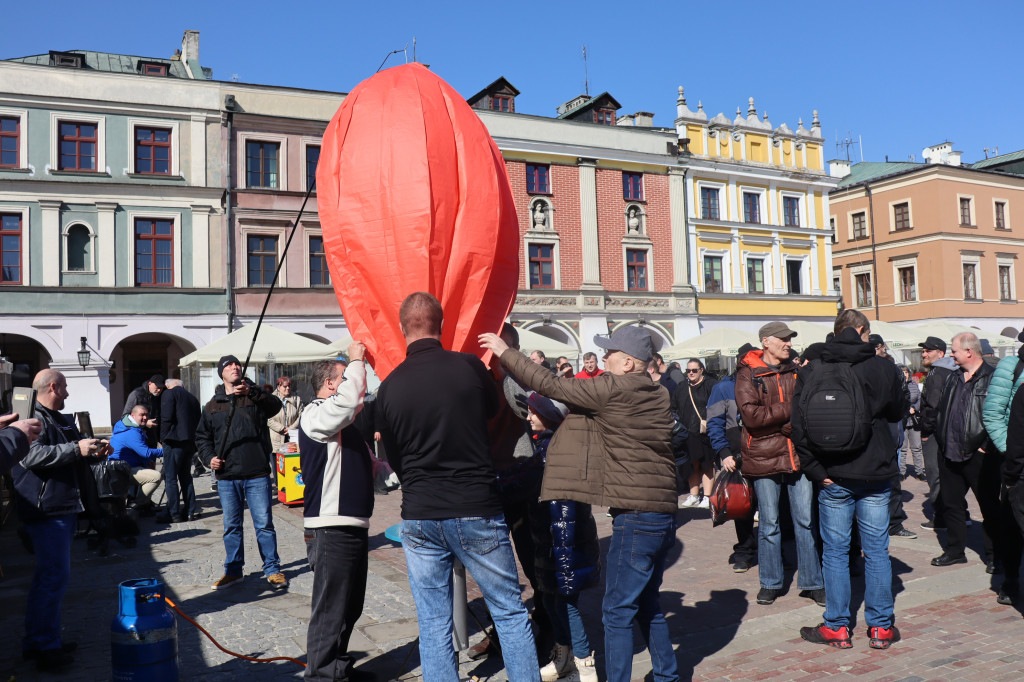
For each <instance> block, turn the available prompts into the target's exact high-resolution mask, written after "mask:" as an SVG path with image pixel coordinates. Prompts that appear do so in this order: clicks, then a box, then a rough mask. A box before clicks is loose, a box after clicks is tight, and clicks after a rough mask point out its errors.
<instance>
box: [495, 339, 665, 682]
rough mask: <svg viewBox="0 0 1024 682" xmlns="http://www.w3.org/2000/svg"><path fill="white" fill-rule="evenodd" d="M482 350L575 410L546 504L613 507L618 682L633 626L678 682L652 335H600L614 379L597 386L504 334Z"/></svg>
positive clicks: (610, 654) (551, 465)
mask: <svg viewBox="0 0 1024 682" xmlns="http://www.w3.org/2000/svg"><path fill="white" fill-rule="evenodd" d="M480 343H481V345H482V346H484V347H485V348H488V349H490V350H492V351H494V354H495V356H496V357H498V358H499V359H500V361H501V365H502V367H504V368H505V369H506V370H507V371H509V372H511V373H512V374H514V375H515V376H517V377H518V378H519V379H520V381H522V382H523V383H524V384H525V385H526V386H528V387H529V388H532V389H533V390H535V391H537V392H538V393H540V394H541V395H543V396H546V397H548V398H552V399H554V400H558V401H560V402H562V403H565V404H566V405H568V407H569V416H568V417H566V419H565V421H564V422H562V425H561V427H559V429H558V431H556V432H555V435H554V436H553V437H552V439H551V444H550V445H549V446H548V452H547V464H546V466H545V469H544V482H543V484H542V486H541V495H540V499H541V500H542V501H543V500H559V499H562V500H566V499H567V500H574V501H576V502H585V503H588V504H592V505H598V506H608V507H610V509H609V511H610V513H611V515H612V517H613V521H612V538H611V544H610V545H609V548H608V555H607V557H606V558H605V575H606V581H607V582H606V587H605V594H604V605H603V621H604V629H605V654H604V655H605V664H606V667H607V671H606V672H607V676H608V680H609V682H620V681H622V682H624V681H626V680H629V679H630V671H631V668H632V661H633V621H634V619H635V620H636V621H637V622H638V624H639V626H640V629H641V633H642V634H643V637H644V641H646V642H647V645H648V648H649V649H650V652H651V661H652V665H653V667H654V677H655V679H657V680H663V681H666V682H668V681H671V680H678V679H679V674H678V671H677V668H676V657H675V653H674V652H673V650H672V642H671V640H670V638H669V630H668V624H667V623H666V621H665V615H664V613H663V612H662V609H661V605H660V604H659V601H658V590H659V588H660V586H661V580H662V575H663V573H664V570H665V556H666V554H667V553H668V550H669V549H670V548H671V547H672V545H673V544H674V543H675V529H676V525H675V512H676V474H675V460H674V458H673V455H672V448H671V445H670V441H671V437H672V425H673V420H672V412H671V409H670V407H669V395H668V392H667V391H664V390H662V388H661V386H660V385H659V384H656V383H654V382H653V381H651V378H650V375H648V374H647V365H648V363H650V362H651V359H652V357H653V354H654V346H653V344H652V342H651V337H650V334H648V333H647V332H646V331H644V330H643V329H640V328H638V327H623V328H621V329H618V330H616V332H615V333H614V334H612V335H611V337H604V336H595V337H594V343H595V344H597V345H598V346H599V347H601V348H604V349H605V350H606V351H607V352H606V353H605V355H604V366H605V372H604V374H602V375H601V376H598V377H594V378H592V379H567V378H557V377H555V376H552V374H551V373H550V372H548V371H547V370H545V369H544V368H543V367H540V366H538V365H536V364H534V363H532V362H530V360H529V358H527V357H526V356H525V355H522V354H521V353H518V352H516V351H514V350H511V349H509V347H508V345H507V344H505V342H504V341H502V340H501V339H500V338H499V337H498V336H497V335H495V334H482V335H481V336H480Z"/></svg>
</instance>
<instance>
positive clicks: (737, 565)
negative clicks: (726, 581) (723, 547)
mask: <svg viewBox="0 0 1024 682" xmlns="http://www.w3.org/2000/svg"><path fill="white" fill-rule="evenodd" d="M753 565H754V564H753V562H751V561H749V560H747V559H737V560H736V561H734V562H733V564H732V572H733V573H746V572H747V571H749V570H750V568H751V566H753Z"/></svg>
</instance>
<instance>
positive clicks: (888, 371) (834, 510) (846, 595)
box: [793, 310, 910, 649]
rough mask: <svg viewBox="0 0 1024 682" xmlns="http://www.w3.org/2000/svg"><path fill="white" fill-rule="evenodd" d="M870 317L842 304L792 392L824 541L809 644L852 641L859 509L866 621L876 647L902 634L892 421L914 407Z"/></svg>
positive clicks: (796, 433)
mask: <svg viewBox="0 0 1024 682" xmlns="http://www.w3.org/2000/svg"><path fill="white" fill-rule="evenodd" d="M870 330H871V329H870V325H869V322H868V319H867V318H866V317H865V316H864V314H863V313H861V312H860V311H858V310H844V311H843V312H842V313H840V314H839V316H838V317H837V318H836V321H835V328H834V332H835V338H834V339H833V340H832V341H830V342H828V343H826V344H825V345H824V347H823V348H822V350H821V358H820V359H817V360H813V361H812V362H810V363H809V364H808V365H806V366H805V367H802V368H801V369H800V375H799V377H798V380H797V386H796V392H795V394H794V396H793V400H794V403H795V405H796V407H795V408H794V409H793V441H794V443H796V446H797V449H798V451H799V453H800V460H801V462H802V464H803V469H804V472H805V473H806V474H807V476H808V477H809V478H810V479H811V480H813V481H814V482H815V483H817V484H819V485H820V486H822V487H821V490H820V492H819V493H818V511H819V521H818V522H819V526H820V529H821V539H822V543H823V546H824V552H823V557H822V569H823V570H822V572H823V574H824V578H825V602H826V605H825V614H824V620H823V622H822V623H821V624H819V625H818V626H816V627H804V628H800V636H801V637H803V638H804V639H805V640H807V641H808V642H813V643H815V644H827V645H829V646H834V647H837V648H840V649H848V648H850V647H851V646H853V645H852V643H851V641H850V639H851V637H850V622H851V620H850V555H849V549H850V538H851V536H852V533H853V519H854V514H856V518H857V525H858V527H859V529H860V540H861V547H862V549H863V551H864V572H865V578H864V585H865V589H864V604H865V610H864V620H865V621H866V623H867V626H868V632H867V634H868V638H869V645H870V646H871V647H872V648H874V649H887V648H889V646H890V645H891V644H892V643H893V642H897V641H899V639H900V633H899V630H897V629H896V626H895V625H894V624H893V622H894V620H895V614H894V609H893V604H894V602H893V593H892V565H891V564H890V562H889V488H890V486H891V485H892V479H893V478H894V477H895V476H896V473H897V470H898V469H897V464H896V444H895V443H894V442H893V439H892V432H891V431H890V429H889V424H890V423H893V422H897V421H899V420H901V419H903V418H905V417H906V415H907V411H908V410H909V407H910V406H909V405H908V403H907V400H906V396H905V393H904V390H903V385H902V383H903V382H902V381H901V380H900V378H899V377H898V376H897V373H896V372H894V371H893V366H892V363H891V362H889V361H888V360H886V359H885V358H883V357H881V356H878V355H875V349H874V348H873V347H872V345H871V344H870V343H869V342H868V335H869V333H870Z"/></svg>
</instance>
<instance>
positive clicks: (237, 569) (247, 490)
mask: <svg viewBox="0 0 1024 682" xmlns="http://www.w3.org/2000/svg"><path fill="white" fill-rule="evenodd" d="M217 493H218V494H219V495H220V506H221V509H223V511H224V551H225V552H226V554H227V558H226V559H225V560H224V573H225V575H242V566H244V565H245V549H244V539H245V538H244V537H243V535H244V534H243V532H242V512H243V504H244V503H245V502H248V504H249V516H251V517H252V525H253V529H254V530H255V531H256V545H257V546H258V547H259V550H260V556H261V557H262V558H263V575H265V576H270V575H273V574H274V573H280V572H281V560H280V559H278V557H277V533H276V532H275V531H274V516H273V514H271V512H270V477H269V476H260V477H259V478H249V479H245V480H236V479H223V478H222V479H220V480H219V481H217Z"/></svg>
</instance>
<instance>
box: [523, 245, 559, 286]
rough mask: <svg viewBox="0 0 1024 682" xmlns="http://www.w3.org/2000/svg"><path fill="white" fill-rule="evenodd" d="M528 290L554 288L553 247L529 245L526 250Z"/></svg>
mask: <svg viewBox="0 0 1024 682" xmlns="http://www.w3.org/2000/svg"><path fill="white" fill-rule="evenodd" d="M528 256H529V271H530V288H531V289H554V288H555V247H554V246H553V245H551V244H530V245H529V248H528Z"/></svg>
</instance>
